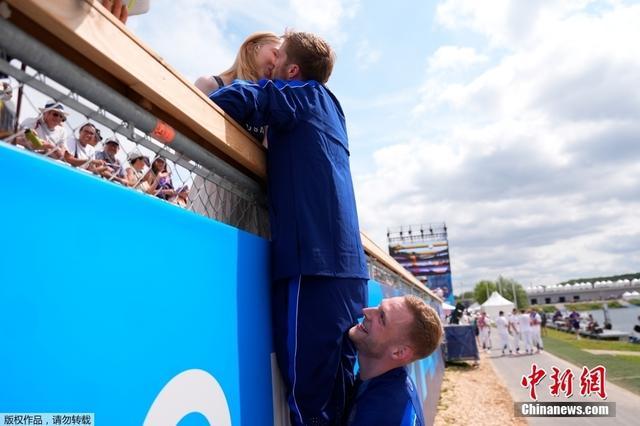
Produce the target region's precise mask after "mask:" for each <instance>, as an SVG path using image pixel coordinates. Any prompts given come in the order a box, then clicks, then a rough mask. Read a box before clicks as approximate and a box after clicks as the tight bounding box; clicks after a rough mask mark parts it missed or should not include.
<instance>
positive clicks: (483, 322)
mask: <svg viewBox="0 0 640 426" xmlns="http://www.w3.org/2000/svg"><path fill="white" fill-rule="evenodd" d="M489 326H490V320H489V317H488V316H487V313H486V312H484V311H482V312H480V316H479V317H478V331H479V333H480V336H479V337H480V345H482V349H485V350H486V351H487V352H488V351H489V350H490V349H491V332H490V330H489Z"/></svg>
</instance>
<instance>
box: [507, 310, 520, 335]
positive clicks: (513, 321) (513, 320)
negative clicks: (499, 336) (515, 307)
mask: <svg viewBox="0 0 640 426" xmlns="http://www.w3.org/2000/svg"><path fill="white" fill-rule="evenodd" d="M507 321H509V325H511V327H513V330H514V331H515V332H516V333H517V332H518V315H517V314H509V316H508V317H507Z"/></svg>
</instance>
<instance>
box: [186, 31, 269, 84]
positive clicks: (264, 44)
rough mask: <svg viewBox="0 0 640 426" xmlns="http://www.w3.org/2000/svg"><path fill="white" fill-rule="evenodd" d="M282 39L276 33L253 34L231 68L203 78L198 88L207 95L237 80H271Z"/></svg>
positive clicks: (199, 81)
mask: <svg viewBox="0 0 640 426" xmlns="http://www.w3.org/2000/svg"><path fill="white" fill-rule="evenodd" d="M280 43H281V39H280V37H278V36H277V35H275V34H274V33H270V32H258V33H253V34H251V35H250V36H249V37H247V39H246V40H245V41H244V42H243V43H242V45H241V46H240V49H239V50H238V54H237V55H236V60H235V61H234V63H233V65H231V68H229V69H228V70H226V71H224V72H223V73H221V74H220V75H212V76H203V77H200V78H199V79H197V80H196V83H195V85H196V87H197V88H198V89H200V90H202V92H204V94H205V95H209V94H210V93H211V92H214V91H216V90H218V89H219V88H221V87H223V86H228V85H229V84H231V83H232V82H233V80H235V79H241V80H250V81H258V80H261V79H263V78H271V71H273V67H274V66H275V64H276V57H277V54H278V47H280Z"/></svg>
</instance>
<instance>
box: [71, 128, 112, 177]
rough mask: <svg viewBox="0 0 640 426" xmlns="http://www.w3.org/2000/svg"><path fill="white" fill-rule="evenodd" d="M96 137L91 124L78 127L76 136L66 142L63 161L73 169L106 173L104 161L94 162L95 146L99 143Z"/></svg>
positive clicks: (94, 129) (96, 134)
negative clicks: (79, 168) (80, 168)
mask: <svg viewBox="0 0 640 426" xmlns="http://www.w3.org/2000/svg"><path fill="white" fill-rule="evenodd" d="M97 137H98V133H97V129H96V126H94V125H93V124H91V123H85V124H83V125H82V126H80V129H79V130H78V136H77V137H76V136H75V135H74V136H72V137H71V138H69V140H68V141H67V149H66V151H65V153H64V160H65V161H66V162H67V163H69V164H71V165H72V166H74V167H84V168H86V169H87V170H89V171H90V172H93V173H96V174H102V173H104V172H106V171H107V166H106V165H105V163H104V161H102V160H96V150H95V145H96V144H97V143H98V142H99V141H98V140H97Z"/></svg>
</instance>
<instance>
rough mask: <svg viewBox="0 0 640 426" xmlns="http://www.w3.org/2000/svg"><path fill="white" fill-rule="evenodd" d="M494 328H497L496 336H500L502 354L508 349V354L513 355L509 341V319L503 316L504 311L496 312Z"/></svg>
mask: <svg viewBox="0 0 640 426" xmlns="http://www.w3.org/2000/svg"><path fill="white" fill-rule="evenodd" d="M496 328H497V329H498V337H500V347H501V348H502V355H504V351H505V350H506V349H509V355H513V350H512V349H511V345H510V343H509V321H508V320H507V319H506V318H505V317H504V312H503V311H500V312H499V313H498V319H497V320H496Z"/></svg>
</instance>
